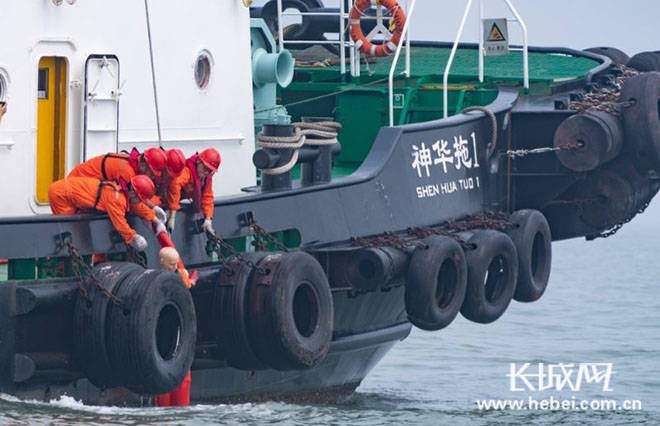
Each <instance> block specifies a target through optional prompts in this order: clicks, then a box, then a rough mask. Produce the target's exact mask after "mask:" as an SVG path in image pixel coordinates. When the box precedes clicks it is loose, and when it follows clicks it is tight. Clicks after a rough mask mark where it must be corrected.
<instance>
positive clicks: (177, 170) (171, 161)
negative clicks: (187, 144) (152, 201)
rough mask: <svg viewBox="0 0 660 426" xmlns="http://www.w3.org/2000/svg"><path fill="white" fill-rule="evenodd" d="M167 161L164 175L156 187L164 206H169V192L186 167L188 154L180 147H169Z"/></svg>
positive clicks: (166, 152) (166, 153)
mask: <svg viewBox="0 0 660 426" xmlns="http://www.w3.org/2000/svg"><path fill="white" fill-rule="evenodd" d="M165 155H166V157H167V163H166V166H165V170H163V175H162V176H161V178H160V181H159V183H158V185H157V187H156V194H157V195H158V197H159V198H160V201H161V203H162V206H163V208H167V192H168V191H169V189H170V187H171V186H172V184H173V183H174V180H175V179H176V178H178V177H179V176H180V175H181V172H182V171H183V169H184V168H185V167H186V156H185V155H184V154H183V151H181V150H180V149H168V150H167V151H165Z"/></svg>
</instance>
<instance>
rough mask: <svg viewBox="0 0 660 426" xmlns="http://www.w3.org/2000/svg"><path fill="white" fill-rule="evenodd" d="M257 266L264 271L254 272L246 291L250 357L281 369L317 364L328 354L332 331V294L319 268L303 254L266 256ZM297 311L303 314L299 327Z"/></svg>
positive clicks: (318, 265)
mask: <svg viewBox="0 0 660 426" xmlns="http://www.w3.org/2000/svg"><path fill="white" fill-rule="evenodd" d="M259 267H260V268H266V273H265V274H255V275H254V277H255V278H257V279H253V281H252V283H251V285H250V289H249V298H250V318H249V321H250V324H249V327H250V341H251V343H252V347H253V348H254V350H255V353H256V354H257V356H258V357H259V359H260V360H261V361H262V362H264V363H266V364H268V365H269V366H270V367H272V368H274V369H276V370H280V371H286V370H302V369H308V368H312V367H314V366H316V365H318V364H319V363H320V362H321V361H322V360H323V359H324V358H325V356H326V355H327V353H328V350H329V348H330V341H331V340H332V330H333V328H334V307H333V299H332V293H331V292H330V285H329V283H328V279H327V277H326V275H325V272H324V271H323V268H322V267H321V265H320V264H319V262H318V261H317V260H316V259H315V258H314V257H312V256H311V255H310V254H307V253H305V252H292V253H276V254H271V255H269V256H267V257H265V258H264V259H263V260H262V261H261V262H260V263H259ZM296 313H299V314H301V315H302V316H303V318H302V319H301V320H300V322H301V323H300V324H299V323H298V322H299V321H297V319H298V317H297V316H296ZM305 319H306V320H307V321H305V322H303V320H305ZM301 328H302V330H301Z"/></svg>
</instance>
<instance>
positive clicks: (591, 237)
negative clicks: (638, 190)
mask: <svg viewBox="0 0 660 426" xmlns="http://www.w3.org/2000/svg"><path fill="white" fill-rule="evenodd" d="M657 193H658V191H657V190H656V191H651V193H650V196H649V198H648V199H647V200H646V201H644V204H642V205H641V207H640V208H639V209H637V211H635V212H634V213H632V214H631V215H628V216H627V217H626V218H625V219H623V220H622V221H621V222H619V223H617V224H616V225H614V226H612V227H611V228H610V229H607V230H605V231H603V232H601V233H599V234H596V235H588V236H587V241H593V240H597V239H598V238H609V237H611V236H612V235H615V234H616V233H617V232H619V230H620V229H621V228H623V226H624V225H626V224H627V223H629V222H630V221H631V220H633V219H634V218H635V216H637V215H638V214H642V213H644V211H645V210H646V209H647V208H648V206H649V204H651V201H652V200H653V198H654V197H655V195H656V194H657Z"/></svg>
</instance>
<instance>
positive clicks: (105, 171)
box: [67, 148, 167, 222]
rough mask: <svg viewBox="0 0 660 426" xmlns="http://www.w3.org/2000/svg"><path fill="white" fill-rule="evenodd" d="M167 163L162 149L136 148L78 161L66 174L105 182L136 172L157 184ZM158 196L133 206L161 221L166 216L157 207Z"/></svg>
mask: <svg viewBox="0 0 660 426" xmlns="http://www.w3.org/2000/svg"><path fill="white" fill-rule="evenodd" d="M166 166H167V157H166V155H165V152H164V151H163V150H162V149H160V148H147V149H146V150H145V151H144V153H142V154H140V152H139V151H138V150H137V149H135V148H133V149H132V150H131V152H130V153H129V154H126V153H118V154H115V153H111V154H105V155H99V156H97V157H94V158H91V159H89V160H87V161H85V162H84V163H80V164H78V165H77V166H76V167H75V168H74V169H73V170H71V172H70V173H69V175H68V176H67V177H90V178H96V179H99V180H102V181H106V180H116V181H124V182H130V181H131V179H132V178H133V177H135V176H137V175H146V176H147V177H149V178H150V179H151V180H152V182H154V183H156V184H157V183H158V182H159V179H160V177H161V176H162V174H163V171H164V170H165V168H166ZM158 204H159V200H158V198H154V197H150V198H149V199H145V200H144V201H143V203H140V204H138V205H136V206H135V207H134V210H135V211H136V213H137V214H138V216H140V217H142V218H143V219H145V220H148V221H153V220H154V218H157V219H158V220H160V221H161V222H165V220H166V219H167V217H166V215H165V211H164V210H163V209H162V208H160V207H159V206H158Z"/></svg>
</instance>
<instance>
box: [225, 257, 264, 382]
mask: <svg viewBox="0 0 660 426" xmlns="http://www.w3.org/2000/svg"><path fill="white" fill-rule="evenodd" d="M267 255H268V253H266V252H255V253H244V254H243V255H242V257H243V259H245V260H248V261H250V262H252V263H254V264H257V263H258V262H259V261H260V260H261V259H263V258H264V257H266V256H267ZM255 273H256V271H255V270H254V268H252V267H250V266H249V265H247V264H246V263H245V262H240V261H238V260H237V259H234V260H232V261H230V262H229V264H228V265H227V267H226V268H223V270H222V272H221V274H220V282H219V283H218V286H217V288H216V290H215V302H214V307H215V309H216V310H217V313H216V314H215V315H214V318H217V320H216V327H217V330H218V332H217V342H218V356H219V357H220V358H221V359H224V360H226V361H227V364H229V366H231V367H234V368H237V369H239V370H263V369H265V368H267V365H266V364H264V363H263V362H261V361H260V360H259V359H258V358H257V356H256V355H255V354H254V351H253V350H252V346H251V344H250V338H249V335H248V325H247V322H248V316H249V313H248V301H247V289H248V286H249V284H250V280H251V279H252V277H253V275H254V274H255Z"/></svg>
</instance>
